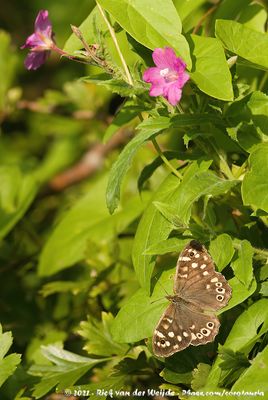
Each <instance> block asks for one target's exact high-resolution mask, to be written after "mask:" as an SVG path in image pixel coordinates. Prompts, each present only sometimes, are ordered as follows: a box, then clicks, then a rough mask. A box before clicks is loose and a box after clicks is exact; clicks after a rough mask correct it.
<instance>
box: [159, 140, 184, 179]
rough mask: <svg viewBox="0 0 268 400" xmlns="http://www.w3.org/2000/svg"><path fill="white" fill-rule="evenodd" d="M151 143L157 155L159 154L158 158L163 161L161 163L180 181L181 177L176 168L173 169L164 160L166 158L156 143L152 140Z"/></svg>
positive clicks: (166, 160)
mask: <svg viewBox="0 0 268 400" xmlns="http://www.w3.org/2000/svg"><path fill="white" fill-rule="evenodd" d="M152 143H153V145H154V147H155V149H156V151H157V153H158V154H159V156H160V157H161V159H162V160H163V162H164V163H165V164H166V166H167V167H168V168H169V169H170V170H171V171H172V172H173V173H174V174H175V175H176V176H177V177H178V178H179V179H180V180H182V178H183V177H182V175H181V174H180V173H179V171H178V170H176V168H174V167H173V165H172V164H171V163H170V162H169V161H168V159H167V158H166V156H165V155H164V154H163V152H162V150H161V149H160V147H159V144H158V143H157V141H156V139H155V138H154V139H152Z"/></svg>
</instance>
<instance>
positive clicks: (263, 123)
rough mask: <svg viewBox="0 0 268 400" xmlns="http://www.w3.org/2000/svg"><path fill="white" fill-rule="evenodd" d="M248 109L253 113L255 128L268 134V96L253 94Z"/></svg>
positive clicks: (258, 93)
mask: <svg viewBox="0 0 268 400" xmlns="http://www.w3.org/2000/svg"><path fill="white" fill-rule="evenodd" d="M247 107H248V108H249V110H250V112H251V118H252V121H253V123H254V125H255V126H258V127H259V128H260V129H261V131H262V132H263V133H264V134H265V135H267V134H268V127H267V125H268V96H267V95H266V94H264V93H262V92H258V91H256V92H253V93H252V95H251V96H250V99H249V101H248V102H247Z"/></svg>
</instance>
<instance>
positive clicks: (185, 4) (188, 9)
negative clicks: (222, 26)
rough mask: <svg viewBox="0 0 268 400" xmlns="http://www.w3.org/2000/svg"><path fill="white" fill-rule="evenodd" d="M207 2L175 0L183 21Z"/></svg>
mask: <svg viewBox="0 0 268 400" xmlns="http://www.w3.org/2000/svg"><path fill="white" fill-rule="evenodd" d="M205 2H206V0H194V1H188V0H173V3H174V5H175V7H176V9H177V11H178V14H179V16H180V17H181V19H182V21H183V20H184V19H185V18H187V17H188V16H191V15H193V14H192V13H193V12H194V11H195V10H196V9H197V8H198V7H200V6H201V5H202V4H203V3H205Z"/></svg>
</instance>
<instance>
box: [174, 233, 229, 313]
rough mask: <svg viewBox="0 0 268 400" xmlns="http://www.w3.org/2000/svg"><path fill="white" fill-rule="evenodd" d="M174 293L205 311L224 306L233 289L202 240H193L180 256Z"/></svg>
mask: <svg viewBox="0 0 268 400" xmlns="http://www.w3.org/2000/svg"><path fill="white" fill-rule="evenodd" d="M174 293H175V294H179V295H180V296H181V297H183V299H184V300H186V301H189V302H191V303H194V304H196V305H198V306H200V307H201V308H203V309H204V310H212V311H216V310H219V309H220V308H222V307H224V306H225V305H226V304H227V303H228V301H229V299H230V297H231V295H232V289H231V287H230V286H229V284H228V282H227V281H226V279H225V278H224V276H223V275H222V274H221V273H220V272H216V271H215V267H214V263H213V260H212V258H211V256H210V255H209V253H208V252H207V250H206V249H205V247H204V246H202V245H201V244H200V243H199V242H197V241H195V240H192V241H191V242H190V243H189V244H188V245H187V246H186V247H185V248H184V250H183V251H182V253H181V254H180V256H179V259H178V262H177V268H176V275H175V281H174Z"/></svg>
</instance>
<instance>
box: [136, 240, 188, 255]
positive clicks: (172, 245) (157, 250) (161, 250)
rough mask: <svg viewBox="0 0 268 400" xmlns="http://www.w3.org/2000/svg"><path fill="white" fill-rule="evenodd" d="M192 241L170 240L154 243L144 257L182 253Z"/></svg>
mask: <svg viewBox="0 0 268 400" xmlns="http://www.w3.org/2000/svg"><path fill="white" fill-rule="evenodd" d="M189 241H190V239H178V238H175V237H174V238H170V239H166V240H162V241H161V242H157V243H154V244H153V245H152V246H150V247H148V249H146V250H145V251H144V253H143V254H144V255H147V256H153V255H161V254H166V253H171V252H180V251H181V250H182V249H183V248H184V247H185V246H186V245H187V244H188V243H189Z"/></svg>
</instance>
